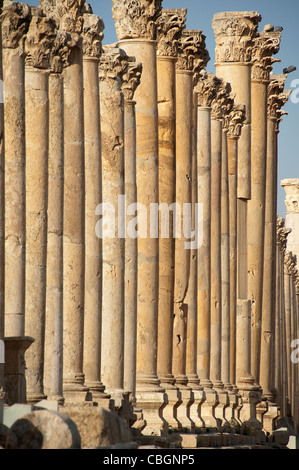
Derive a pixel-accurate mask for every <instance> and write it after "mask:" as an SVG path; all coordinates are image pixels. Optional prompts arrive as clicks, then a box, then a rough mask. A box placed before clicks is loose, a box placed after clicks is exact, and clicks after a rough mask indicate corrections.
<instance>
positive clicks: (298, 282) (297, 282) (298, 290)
mask: <svg viewBox="0 0 299 470" xmlns="http://www.w3.org/2000/svg"><path fill="white" fill-rule="evenodd" d="M295 289H296V295H299V272H298V271H297V274H296V277H295Z"/></svg>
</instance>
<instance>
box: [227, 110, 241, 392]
mask: <svg viewBox="0 0 299 470" xmlns="http://www.w3.org/2000/svg"><path fill="white" fill-rule="evenodd" d="M244 120H245V106H244V105H239V104H234V106H233V108H232V110H231V112H230V114H229V118H228V121H229V122H228V133H227V152H228V198H229V210H228V212H229V260H230V261H229V263H230V268H229V284H230V290H229V297H230V298H229V311H230V353H229V354H230V383H231V385H232V386H233V390H234V391H236V340H237V337H236V336H237V332H236V316H237V213H238V212H237V183H238V141H239V138H240V135H241V130H242V127H243V122H244Z"/></svg>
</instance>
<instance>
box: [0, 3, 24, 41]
mask: <svg viewBox="0 0 299 470" xmlns="http://www.w3.org/2000/svg"><path fill="white" fill-rule="evenodd" d="M0 19H1V24H2V47H6V48H8V49H15V48H17V47H19V46H20V47H21V48H23V46H24V38H25V35H26V33H27V31H28V28H29V24H30V20H31V8H30V7H29V6H28V5H27V4H26V3H18V2H5V3H4V7H3V10H2V14H1V16H0Z"/></svg>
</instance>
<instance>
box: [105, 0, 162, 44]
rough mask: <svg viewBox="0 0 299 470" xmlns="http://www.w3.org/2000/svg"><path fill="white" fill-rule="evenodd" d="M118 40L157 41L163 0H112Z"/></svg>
mask: <svg viewBox="0 0 299 470" xmlns="http://www.w3.org/2000/svg"><path fill="white" fill-rule="evenodd" d="M112 4H113V7H112V14H113V19H114V21H115V28H116V34H117V37H118V40H119V41H120V40H122V39H134V38H140V39H156V20H157V19H158V17H159V15H160V14H161V8H162V7H161V5H162V0H112Z"/></svg>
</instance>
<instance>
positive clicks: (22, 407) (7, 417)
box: [3, 403, 33, 428]
mask: <svg viewBox="0 0 299 470" xmlns="http://www.w3.org/2000/svg"><path fill="white" fill-rule="evenodd" d="M31 411H33V406H32V405H26V404H20V403H15V404H14V405H12V406H9V407H4V410H3V424H5V426H7V427H8V428H10V427H11V426H12V425H13V423H14V422H15V421H17V420H18V419H20V418H22V417H23V416H24V415H26V414H28V413H31Z"/></svg>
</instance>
